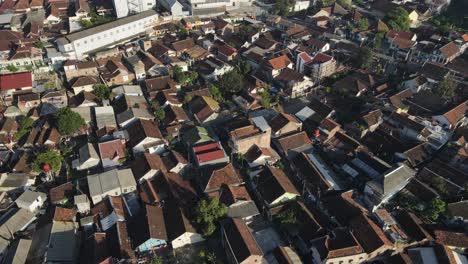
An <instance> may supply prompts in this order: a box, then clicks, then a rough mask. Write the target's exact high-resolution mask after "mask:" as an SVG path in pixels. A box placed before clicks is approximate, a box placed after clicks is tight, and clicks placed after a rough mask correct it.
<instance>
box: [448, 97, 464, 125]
mask: <svg viewBox="0 0 468 264" xmlns="http://www.w3.org/2000/svg"><path fill="white" fill-rule="evenodd" d="M467 111H468V100H467V101H465V102H463V103H461V104H459V105H458V106H456V107H455V108H453V109H452V110H450V111H448V112H447V113H445V114H444V117H445V118H447V120H448V122H449V123H450V125H452V127H455V126H456V125H457V123H458V121H460V120H461V119H462V118H463V117H464V116H465V114H466V113H467Z"/></svg>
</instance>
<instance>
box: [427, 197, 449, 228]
mask: <svg viewBox="0 0 468 264" xmlns="http://www.w3.org/2000/svg"><path fill="white" fill-rule="evenodd" d="M446 206H447V205H446V204H445V202H444V201H442V200H441V199H440V198H438V197H437V198H434V199H432V200H431V202H430V203H429V206H428V207H427V208H426V210H425V211H424V215H425V217H426V218H427V219H428V220H429V221H431V222H436V221H437V219H439V216H440V215H441V214H442V213H443V212H445V208H446Z"/></svg>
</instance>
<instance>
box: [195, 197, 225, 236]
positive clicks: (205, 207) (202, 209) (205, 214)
mask: <svg viewBox="0 0 468 264" xmlns="http://www.w3.org/2000/svg"><path fill="white" fill-rule="evenodd" d="M226 213H227V207H226V206H225V205H224V204H222V203H220V202H219V200H218V198H215V197H212V198H208V199H203V200H201V201H200V202H198V204H197V206H196V208H195V223H197V224H199V225H200V226H201V227H202V231H203V235H205V236H210V235H211V234H213V233H214V231H215V230H216V223H217V221H218V220H219V219H221V218H222V217H223V216H224V215H226Z"/></svg>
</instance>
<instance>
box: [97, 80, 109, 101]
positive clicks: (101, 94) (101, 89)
mask: <svg viewBox="0 0 468 264" xmlns="http://www.w3.org/2000/svg"><path fill="white" fill-rule="evenodd" d="M93 92H94V94H95V95H96V96H97V97H98V98H99V99H101V100H104V99H109V95H110V90H109V88H108V87H107V86H106V85H105V84H103V83H97V84H95V85H93Z"/></svg>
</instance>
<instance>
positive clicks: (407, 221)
mask: <svg viewBox="0 0 468 264" xmlns="http://www.w3.org/2000/svg"><path fill="white" fill-rule="evenodd" d="M394 219H395V221H397V223H398V225H399V226H400V228H401V229H402V230H403V232H404V233H405V234H406V235H407V236H408V237H409V238H410V239H411V240H412V241H417V242H419V241H422V240H424V239H429V240H432V237H431V235H430V234H429V233H428V232H427V231H426V230H425V229H424V228H423V224H424V223H423V221H421V219H419V218H418V217H417V216H416V215H415V214H414V213H412V212H408V211H406V210H401V211H398V212H396V213H395V214H394Z"/></svg>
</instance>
